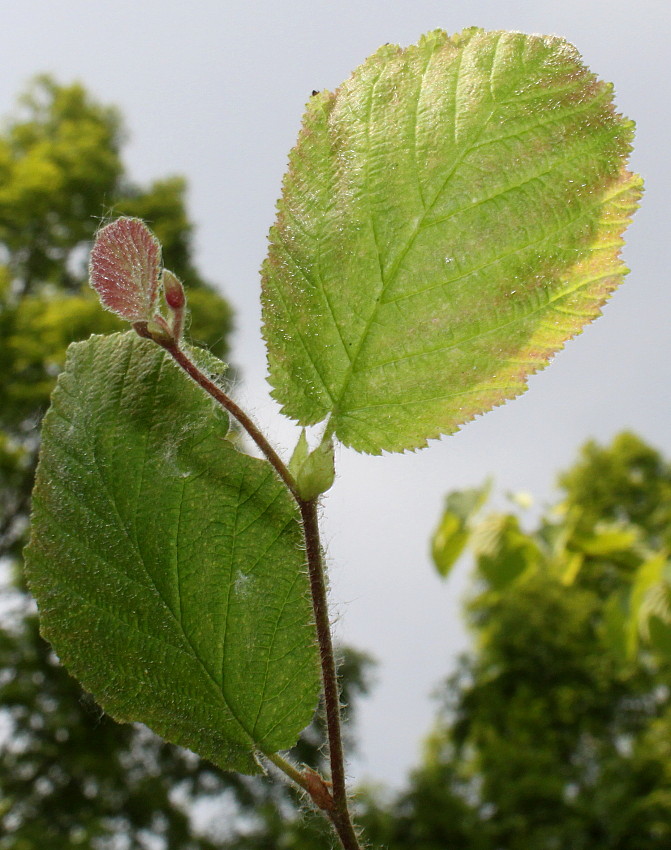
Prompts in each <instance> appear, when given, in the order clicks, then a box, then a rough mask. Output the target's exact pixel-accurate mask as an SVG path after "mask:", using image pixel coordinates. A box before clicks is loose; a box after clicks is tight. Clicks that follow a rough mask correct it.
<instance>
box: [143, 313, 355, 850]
mask: <svg viewBox="0 0 671 850" xmlns="http://www.w3.org/2000/svg"><path fill="white" fill-rule="evenodd" d="M136 330H137V331H138V333H140V335H141V336H144V335H145V334H144V333H142V330H143V329H142V328H137V327H136ZM148 336H149V338H153V339H154V341H155V342H157V343H158V344H159V345H161V346H162V348H164V349H165V350H166V351H167V352H168V354H170V355H171V357H172V358H173V359H174V360H175V362H176V363H177V364H178V365H179V366H181V368H182V369H184V371H185V372H186V373H187V374H188V375H189V376H190V377H191V378H193V380H194V381H195V382H196V383H197V384H198V385H199V386H200V387H202V388H203V389H204V390H205V392H207V393H208V394H209V395H210V396H211V397H212V398H213V399H215V401H217V402H218V403H219V404H220V405H221V406H222V407H223V408H224V409H225V410H227V411H228V412H229V413H230V414H231V416H234V417H235V419H237V421H238V422H239V423H240V425H242V427H243V428H244V429H245V431H246V432H247V433H248V434H249V436H250V437H251V438H252V440H254V442H255V443H256V445H257V446H258V447H259V449H261V451H262V452H263V454H264V455H265V457H266V458H267V459H268V461H269V463H270V464H271V465H272V466H273V468H274V469H275V471H276V472H277V474H278V475H279V477H280V478H281V479H282V481H283V482H284V483H285V484H286V486H287V488H288V489H289V491H290V492H291V494H292V496H293V497H294V499H295V500H296V503H297V504H298V507H299V508H300V512H301V519H302V522H303V533H304V536H305V548H306V555H307V562H308V573H309V578H310V591H311V594H312V607H313V611H314V616H315V626H316V630H317V641H318V644H319V659H320V663H321V670H322V684H323V688H324V710H325V714H326V730H327V737H328V748H329V761H330V766H331V782H332V791H331V790H330V789H329V788H328V787H327V785H326V783H325V782H324V781H323V780H322V779H321V777H317V776H316V774H311V773H310V772H305V773H301V772H300V771H299V770H297V769H296V768H295V767H294V766H293V765H292V764H291V763H290V762H287V761H286V760H285V759H283V758H282V757H281V756H279V755H277V754H276V753H274V754H268V753H265V755H266V756H267V758H269V759H270V761H271V762H272V763H273V764H274V765H275V766H276V767H278V768H279V769H280V770H282V771H283V772H284V773H285V774H286V775H287V776H288V777H289V778H290V779H292V780H293V781H294V782H296V783H297V784H298V785H299V786H300V787H301V788H303V789H304V790H305V791H307V792H308V794H310V796H311V797H312V799H313V800H314V802H315V803H316V805H317V806H318V807H319V808H320V809H321V810H322V811H323V812H324V813H325V814H326V815H327V817H328V818H329V819H330V820H331V822H332V824H333V828H334V829H335V831H336V833H337V835H338V838H339V839H340V843H341V844H342V846H343V850H361V846H360V844H359V841H358V839H357V836H356V832H355V830H354V826H353V824H352V819H351V817H350V813H349V809H348V806H347V789H346V786H345V758H344V751H343V744H342V733H341V720H340V694H339V688H338V675H337V671H336V663H335V655H334V652H333V641H332V639H331V624H330V622H329V613H328V602H327V597H326V579H325V575H324V566H323V563H322V552H321V542H320V539H319V518H318V513H317V500H316V499H310V500H308V501H306V500H304V499H302V498H301V497H300V495H299V494H298V491H297V489H296V482H295V481H294V478H293V476H292V475H291V473H290V472H289V470H288V469H287V467H286V466H285V464H284V462H283V461H282V459H281V458H280V456H279V455H278V454H277V452H276V451H275V449H273V447H272V446H271V445H270V443H269V442H268V440H267V439H266V438H265V436H264V435H263V434H262V433H261V431H259V429H258V428H257V427H256V425H255V424H254V422H252V420H251V419H250V418H249V416H248V415H247V414H246V413H245V412H244V410H242V409H241V408H240V407H238V405H237V404H236V403H235V402H234V401H233V400H232V399H231V398H230V397H229V396H228V395H227V394H226V393H225V392H224V391H223V390H222V389H221V388H220V387H218V386H217V385H216V384H215V383H214V381H211V380H210V379H209V378H208V377H207V375H205V374H203V372H201V370H200V369H199V368H198V367H197V366H196V364H195V363H193V362H192V361H191V359H190V358H189V356H188V355H187V354H186V353H185V352H184V351H182V349H181V348H180V347H179V344H178V343H177V341H176V340H174V339H169V338H166V339H156V338H154V337H151V336H150V335H148Z"/></svg>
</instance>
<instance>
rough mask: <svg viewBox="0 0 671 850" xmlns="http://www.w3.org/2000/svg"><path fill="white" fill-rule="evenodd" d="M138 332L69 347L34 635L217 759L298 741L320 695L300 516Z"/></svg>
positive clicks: (105, 695)
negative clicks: (40, 632)
mask: <svg viewBox="0 0 671 850" xmlns="http://www.w3.org/2000/svg"><path fill="white" fill-rule="evenodd" d="M227 430H228V419H227V416H226V415H225V414H224V413H223V411H221V409H219V408H218V407H216V406H215V405H214V403H213V402H212V401H211V399H209V398H208V397H207V396H206V395H205V394H204V393H203V392H202V391H201V390H200V389H199V388H198V387H197V386H196V384H195V383H193V382H191V381H190V380H189V378H187V377H186V376H185V375H184V373H183V372H181V370H180V369H179V368H178V367H177V366H176V365H175V364H174V363H173V361H172V360H171V359H170V357H169V356H168V355H167V354H165V353H164V352H163V351H162V350H161V349H160V348H159V347H158V346H156V345H154V344H153V343H151V342H149V341H147V340H141V339H140V338H139V337H137V336H136V335H135V334H134V333H127V334H116V335H114V336H109V337H92V338H91V339H90V340H88V341H86V342H83V343H77V344H76V345H73V346H71V347H70V350H69V354H68V361H67V365H66V368H65V372H64V373H63V374H62V375H61V377H60V379H59V382H58V386H57V388H56V390H55V392H54V395H53V402H52V406H51V408H50V410H49V412H48V413H47V415H46V417H45V420H44V427H43V432H42V434H43V445H42V452H41V460H40V466H39V470H38V473H37V483H36V487H35V492H34V501H33V505H34V507H33V525H32V539H31V543H30V546H29V548H28V550H27V559H26V565H27V573H28V579H29V583H30V587H31V589H32V591H33V593H34V595H35V597H36V599H37V602H38V606H39V608H40V613H41V622H42V630H43V633H44V635H45V637H46V638H47V639H48V640H49V641H51V642H52V643H53V646H54V649H55V651H56V652H57V653H58V655H59V656H60V658H61V660H62V661H63V663H64V664H65V665H66V667H68V668H69V669H70V670H71V672H72V673H73V674H74V675H76V676H77V677H78V678H79V679H80V681H81V682H82V684H83V685H84V687H86V688H87V689H88V690H89V691H91V693H92V694H93V695H94V696H95V698H96V699H97V700H98V701H99V702H100V704H101V705H102V706H103V708H104V709H105V710H106V711H107V712H109V714H110V715H111V716H112V717H114V718H116V719H118V720H121V721H134V720H138V721H142V722H144V723H146V724H147V725H148V726H150V727H151V728H152V729H154V730H155V731H156V732H158V733H160V734H161V735H163V737H165V738H167V739H168V740H169V741H172V742H174V743H177V744H182V745H184V746H186V747H189V748H191V749H193V750H194V751H196V752H198V753H199V754H200V755H201V756H204V757H205V758H208V759H210V760H211V761H213V762H214V763H215V764H217V765H219V766H220V767H222V768H224V769H235V770H240V771H244V772H247V773H253V772H257V771H258V770H259V766H258V764H257V762H256V760H255V758H254V752H255V751H256V750H257V749H260V750H263V751H266V752H275V751H277V750H279V749H285V748H288V747H291V746H292V745H293V744H294V743H295V741H296V738H297V736H298V734H299V733H300V731H301V729H303V728H304V727H305V726H306V725H307V724H308V723H309V721H310V719H311V717H312V714H313V711H314V708H315V705H316V702H317V699H318V693H319V676H318V660H317V655H316V649H315V646H314V643H315V641H314V632H313V627H312V625H311V623H312V616H311V610H310V606H309V602H308V597H309V589H308V583H307V575H306V572H305V564H304V553H303V551H302V548H301V535H300V527H299V522H298V516H297V510H296V508H295V506H294V504H293V501H292V500H291V498H290V496H289V495H288V494H287V492H286V488H284V486H283V485H282V483H281V482H280V481H279V480H278V479H277V477H276V475H275V473H274V471H273V469H272V467H271V466H270V464H268V463H267V462H266V461H261V460H257V459H255V458H252V457H249V456H248V455H244V454H241V453H240V452H238V451H236V450H235V448H234V447H233V446H232V445H231V443H230V441H228V440H226V439H225V436H226V433H227Z"/></svg>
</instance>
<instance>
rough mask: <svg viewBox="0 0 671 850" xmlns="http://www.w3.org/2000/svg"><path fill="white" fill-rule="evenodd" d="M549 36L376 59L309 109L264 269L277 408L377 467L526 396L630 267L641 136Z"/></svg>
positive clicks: (430, 47)
mask: <svg viewBox="0 0 671 850" xmlns="http://www.w3.org/2000/svg"><path fill="white" fill-rule="evenodd" d="M611 96H612V90H611V87H610V86H608V85H606V84H605V83H602V82H599V81H597V79H596V78H595V77H594V76H593V75H592V74H591V73H590V72H589V71H588V69H587V68H586V67H585V66H584V65H583V64H582V62H581V60H580V57H579V55H578V53H577V51H576V50H575V48H573V47H572V46H571V45H570V44H567V43H566V42H565V41H564V40H562V39H560V38H556V37H554V36H527V35H523V34H521V33H504V32H483V31H481V30H477V29H473V30H467V31H465V32H464V33H462V34H461V35H458V36H454V37H452V38H450V37H448V36H447V35H446V34H445V33H443V32H434V33H431V34H429V35H428V36H426V37H424V38H422V39H421V40H420V42H419V44H417V45H414V46H412V47H409V48H407V49H400V48H399V47H396V46H394V45H387V46H385V47H382V48H381V49H380V50H378V51H377V53H375V54H374V55H373V56H372V57H370V58H369V59H368V60H367V61H366V62H365V63H364V64H363V65H362V66H361V67H359V68H358V69H357V70H356V71H355V72H354V73H353V74H352V76H351V77H350V79H349V80H347V81H346V82H345V83H344V84H343V85H342V86H340V88H338V89H337V91H336V92H335V93H328V92H323V93H321V94H318V95H315V96H314V97H313V98H312V99H311V100H310V102H309V103H308V106H307V112H306V115H305V118H304V121H303V127H302V130H301V133H300V135H299V139H298V143H297V145H296V147H295V148H294V149H293V151H292V152H291V155H290V163H289V170H288V172H287V175H286V177H285V180H284V184H283V192H282V197H281V200H280V201H279V204H278V215H277V220H276V223H275V226H274V227H273V228H272V230H271V233H270V248H269V254H268V258H267V260H266V263H265V265H264V272H263V296H262V298H263V315H264V333H265V338H266V341H267V345H268V359H269V365H270V381H271V384H272V385H273V388H274V390H273V395H274V396H275V398H276V399H277V400H278V401H279V402H280V403H281V404H282V406H283V411H284V413H286V414H287V415H288V416H290V417H293V418H294V419H296V420H298V421H299V422H300V423H301V424H303V425H310V424H315V423H317V422H320V421H321V420H324V419H327V418H328V419H329V425H328V431H327V433H329V434H334V435H335V436H337V437H338V438H339V439H340V440H341V441H342V442H343V443H345V444H347V445H349V446H353V447H354V448H356V449H358V450H360V451H366V452H371V453H374V454H379V453H380V452H381V451H382V450H388V451H402V450H404V449H414V448H419V447H422V446H425V445H426V443H427V440H428V439H430V438H434V437H438V436H440V435H441V434H447V433H451V432H453V431H455V430H456V429H458V428H459V426H460V425H462V424H463V423H465V422H467V421H468V420H470V419H472V418H473V417H474V416H476V415H477V414H479V413H482V412H484V411H487V410H489V409H491V408H492V407H494V406H496V405H498V404H501V403H503V402H504V401H505V400H506V399H509V398H512V397H514V396H516V395H518V394H519V393H521V392H523V391H524V389H525V388H526V379H527V377H528V375H529V374H531V373H533V372H535V371H536V370H538V369H541V368H543V367H544V366H545V365H546V364H547V362H548V361H549V359H550V358H551V357H552V355H553V354H554V353H555V352H556V351H558V350H559V349H560V348H561V347H562V346H563V344H564V342H565V341H566V340H567V339H568V338H570V337H572V336H574V335H575V334H577V333H579V332H580V330H581V329H582V327H583V326H584V325H585V324H586V323H588V322H590V321H592V320H593V319H594V318H595V317H596V316H598V315H599V312H600V307H601V305H603V303H604V302H605V301H606V299H607V298H608V296H609V295H610V293H611V292H612V290H613V289H614V288H615V287H616V286H617V285H618V284H619V283H620V280H621V278H622V276H623V274H624V272H625V269H624V267H623V265H622V264H621V262H620V260H619V256H618V255H619V250H620V247H621V244H622V240H621V238H620V234H621V232H622V231H623V230H624V228H625V227H626V224H627V222H628V218H629V216H630V215H631V213H632V212H633V210H634V209H635V207H636V203H637V200H638V198H639V196H640V190H641V181H640V179H638V178H636V177H634V176H632V175H631V174H629V173H628V172H627V171H626V170H625V167H624V160H625V157H626V155H627V153H628V151H629V149H630V144H631V140H632V135H633V124H632V123H631V122H630V121H628V120H625V119H623V118H622V117H621V116H619V115H618V114H616V113H615V111H614V109H613V106H612V103H611Z"/></svg>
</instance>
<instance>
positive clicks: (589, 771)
mask: <svg viewBox="0 0 671 850" xmlns="http://www.w3.org/2000/svg"><path fill="white" fill-rule="evenodd" d="M561 485H562V487H563V488H564V491H565V498H564V499H563V501H562V503H561V504H560V505H558V506H556V507H555V508H554V509H552V510H549V511H547V512H546V514H545V515H544V516H542V517H541V518H540V520H539V521H538V523H537V525H536V528H535V529H534V530H533V531H530V532H527V531H524V530H523V528H522V525H521V522H520V520H519V519H518V517H517V515H516V514H515V513H509V514H496V515H490V516H488V517H486V518H485V519H484V520H475V519H474V513H473V509H474V508H477V507H478V506H479V504H480V503H481V499H480V496H481V494H482V492H483V491H472V492H469V493H462V494H458V498H455V494H453V495H452V496H451V497H450V498H449V499H448V504H447V511H446V516H444V517H443V519H442V521H441V525H440V529H439V533H438V534H437V536H436V541H435V547H434V554H436V562H437V566H438V568H439V570H440V571H441V572H442V573H443V574H444V573H445V572H446V571H447V570H448V569H449V562H450V558H451V555H450V553H451V552H453V551H455V541H454V539H453V538H452V537H451V535H463V534H466V535H467V536H468V538H469V546H470V547H471V549H472V550H473V551H474V554H475V562H476V583H477V584H476V588H477V589H476V594H475V596H474V598H473V599H472V600H471V602H470V604H469V607H468V613H469V622H470V625H471V627H472V628H473V630H474V632H475V637H476V649H475V650H474V651H473V652H472V653H471V654H470V655H469V656H468V657H467V658H466V659H465V660H464V661H463V664H462V667H461V670H460V671H459V672H458V673H457V675H456V676H454V677H453V678H452V679H451V680H450V681H449V682H448V683H447V684H446V685H445V686H444V688H443V709H442V711H441V714H440V716H439V719H438V722H437V725H436V728H435V730H434V732H433V734H432V735H431V737H430V739H429V742H428V744H427V750H426V756H425V759H424V763H423V764H422V766H421V767H420V768H419V770H417V771H416V773H415V774H414V776H413V778H412V782H411V787H410V790H409V791H408V792H407V793H406V794H404V795H403V796H402V798H400V799H399V800H397V801H396V802H395V803H394V805H393V806H392V807H391V809H390V808H389V807H387V808H386V809H385V807H384V806H383V805H382V804H380V803H378V804H376V803H375V801H374V799H373V800H372V802H371V803H370V804H369V810H368V813H367V815H366V819H367V820H370V823H368V824H367V826H368V830H369V834H370V835H371V836H372V837H374V838H375V839H376V840H377V841H379V842H380V843H381V844H382V846H385V847H388V848H389V850H395V848H399V850H400V848H401V847H403V848H406V847H413V848H414V850H438V848H440V850H445V848H451V847H454V848H455V850H456V848H459V850H553V848H557V850H560V848H561V850H564V848H571V850H583V848H584V850H587V848H591V849H592V850H593V848H599V850H616V848H617V850H663V848H666V847H669V846H671V759H670V756H671V746H670V745H669V741H671V701H670V689H669V686H670V685H671V671H670V668H669V660H670V659H671V655H669V654H668V653H667V652H665V651H663V650H664V647H663V646H662V647H660V646H655V645H654V644H653V643H652V642H651V641H649V640H643V642H641V641H640V640H639V639H638V638H639V636H640V635H643V637H644V638H645V636H646V635H647V634H648V633H649V628H648V625H649V619H650V617H651V616H653V617H657V618H658V619H660V620H661V621H664V622H668V619H669V616H668V606H667V607H666V608H665V607H664V606H663V605H662V606H660V604H659V597H660V593H661V591H664V593H663V594H662V595H663V596H664V598H666V599H668V579H669V575H668V567H667V558H668V554H669V550H668V547H669V546H670V545H671V525H670V523H669V519H671V515H670V512H671V465H669V464H668V463H667V462H666V461H664V460H663V459H662V458H661V457H660V455H659V454H658V453H657V452H656V451H654V450H653V449H652V448H650V447H649V446H647V445H645V444H644V443H643V442H642V441H641V440H640V439H638V438H637V437H635V436H633V435H631V434H622V435H620V436H619V437H618V438H616V439H615V440H614V442H613V443H612V445H610V446H608V447H601V446H598V445H596V444H594V443H590V444H588V445H587V446H586V447H585V448H584V449H583V452H582V455H581V457H580V458H579V460H578V462H577V463H576V464H575V466H574V467H573V468H572V469H570V470H569V471H568V472H567V473H566V474H565V475H563V476H562V478H561ZM447 514H451V515H452V517H451V518H450V517H449V516H447ZM457 542H458V543H459V546H460V545H461V543H462V542H463V541H462V538H461V537H459V538H458V541H457ZM459 546H457V547H456V548H457V549H459ZM665 570H667V572H666V573H665ZM660 650H662V651H660Z"/></svg>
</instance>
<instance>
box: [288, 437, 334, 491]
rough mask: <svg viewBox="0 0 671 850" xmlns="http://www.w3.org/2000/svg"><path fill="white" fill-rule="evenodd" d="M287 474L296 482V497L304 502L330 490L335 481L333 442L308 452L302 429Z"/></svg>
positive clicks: (327, 442) (323, 443)
mask: <svg viewBox="0 0 671 850" xmlns="http://www.w3.org/2000/svg"><path fill="white" fill-rule="evenodd" d="M289 472H291V474H292V475H293V476H294V479H295V480H296V489H297V490H298V495H299V496H300V497H301V499H304V500H305V501H306V502H308V501H310V500H311V499H314V498H316V497H317V496H320V495H321V494H322V493H325V492H326V491H327V490H330V489H331V487H332V486H333V482H334V480H335V460H334V452H333V441H332V440H330V439H329V440H326V441H323V442H322V443H320V444H319V445H318V446H317V448H316V449H315V450H314V451H313V452H310V451H309V449H308V441H307V438H306V436H305V429H303V430H302V431H301V436H300V438H299V440H298V444H297V445H296V448H295V449H294V453H293V455H292V456H291V460H290V461H289Z"/></svg>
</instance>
